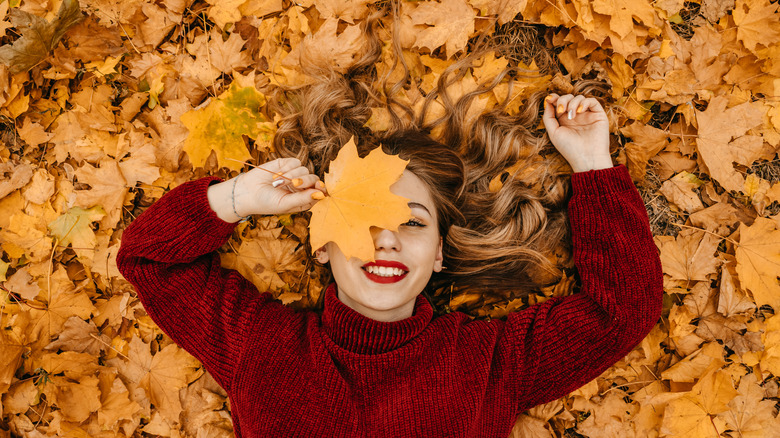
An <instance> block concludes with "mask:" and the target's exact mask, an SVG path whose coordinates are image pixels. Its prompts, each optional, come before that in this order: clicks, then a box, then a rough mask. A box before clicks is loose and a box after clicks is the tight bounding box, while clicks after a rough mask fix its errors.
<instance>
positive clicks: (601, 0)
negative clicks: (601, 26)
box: [592, 0, 655, 38]
mask: <svg viewBox="0 0 780 438" xmlns="http://www.w3.org/2000/svg"><path fill="white" fill-rule="evenodd" d="M592 6H593V10H594V11H595V12H598V13H599V14H604V15H607V16H609V17H610V18H609V28H610V29H611V30H612V31H613V32H615V33H616V34H618V35H619V36H620V38H625V37H626V36H628V34H630V33H631V31H632V30H634V18H636V19H637V21H638V22H641V23H644V24H645V25H648V26H652V25H653V22H654V20H655V10H654V9H653V7H652V6H651V4H650V2H649V1H647V0H595V1H594V2H593V3H592Z"/></svg>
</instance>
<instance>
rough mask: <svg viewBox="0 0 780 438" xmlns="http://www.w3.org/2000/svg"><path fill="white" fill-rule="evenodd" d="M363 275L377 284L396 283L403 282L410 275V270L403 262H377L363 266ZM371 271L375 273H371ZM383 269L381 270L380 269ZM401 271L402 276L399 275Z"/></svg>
mask: <svg viewBox="0 0 780 438" xmlns="http://www.w3.org/2000/svg"><path fill="white" fill-rule="evenodd" d="M362 268H363V273H364V274H366V277H368V279H369V280H371V281H373V282H375V283H382V284H387V283H395V282H398V281H401V280H403V279H404V277H406V274H408V273H409V268H407V267H406V265H404V264H403V263H401V262H395V261H391V260H377V261H374V262H371V263H366V264H365V265H363V266H362ZM369 268H371V269H370V271H373V272H369ZM380 268H381V269H380ZM399 270H400V275H399Z"/></svg>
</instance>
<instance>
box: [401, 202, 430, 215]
mask: <svg viewBox="0 0 780 438" xmlns="http://www.w3.org/2000/svg"><path fill="white" fill-rule="evenodd" d="M406 205H408V206H409V208H414V207H417V208H422V209H423V210H425V211H426V212H427V213H428V215H429V216H431V217H433V215H432V214H431V211H430V210H428V207H426V206H424V205H422V204H420V203H419V202H410V203H408V204H406Z"/></svg>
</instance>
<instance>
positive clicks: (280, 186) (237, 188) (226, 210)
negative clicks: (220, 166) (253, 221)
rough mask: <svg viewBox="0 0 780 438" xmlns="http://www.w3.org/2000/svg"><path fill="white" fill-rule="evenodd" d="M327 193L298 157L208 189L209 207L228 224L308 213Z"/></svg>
mask: <svg viewBox="0 0 780 438" xmlns="http://www.w3.org/2000/svg"><path fill="white" fill-rule="evenodd" d="M324 194H325V185H324V184H323V183H322V181H320V179H319V177H317V175H314V174H312V173H310V172H309V170H308V169H307V168H305V167H303V166H301V162H300V161H299V160H298V159H297V158H280V159H277V160H274V161H269V162H268V163H265V164H263V165H261V166H258V167H256V168H254V169H252V170H250V171H248V172H245V173H242V174H240V175H238V176H237V177H235V178H233V179H230V180H228V181H225V182H222V183H219V184H214V185H212V186H211V187H209V190H208V198H209V205H210V206H211V208H212V210H214V212H215V213H217V216H219V218H220V219H222V220H224V221H226V222H236V221H238V220H239V219H241V217H243V216H249V215H252V214H263V215H269V214H284V213H293V212H297V211H303V210H308V209H309V208H311V206H312V205H314V203H315V202H317V200H318V199H322V198H323V197H324Z"/></svg>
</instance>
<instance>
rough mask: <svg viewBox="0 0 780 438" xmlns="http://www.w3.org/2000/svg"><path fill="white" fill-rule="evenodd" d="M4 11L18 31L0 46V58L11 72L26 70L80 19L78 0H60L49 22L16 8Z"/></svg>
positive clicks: (41, 58) (49, 50) (45, 55)
mask: <svg viewBox="0 0 780 438" xmlns="http://www.w3.org/2000/svg"><path fill="white" fill-rule="evenodd" d="M8 15H9V16H10V17H11V23H12V24H13V25H14V27H16V28H17V29H18V30H19V32H20V33H21V34H22V36H21V37H20V38H19V39H17V40H16V41H14V43H13V44H11V45H9V44H6V45H4V46H2V47H0V62H2V63H4V64H6V65H8V67H9V70H10V71H11V73H19V72H23V71H26V70H29V69H30V68H32V67H33V66H35V65H36V64H38V63H39V62H41V61H42V60H43V59H44V58H45V57H47V56H49V52H51V50H52V49H53V48H54V46H56V45H57V44H58V43H59V42H60V38H62V35H63V34H65V32H66V31H67V30H68V29H69V28H70V27H72V26H73V25H75V24H76V23H78V22H79V21H81V20H83V19H84V16H83V15H82V14H81V10H80V9H79V3H78V0H63V2H62V4H61V5H60V10H59V12H57V17H56V18H55V19H54V20H52V22H51V23H49V22H48V21H46V20H44V19H43V18H40V17H38V16H36V15H33V14H30V13H29V12H25V11H22V10H21V9H16V8H14V9H12V10H11V12H10V13H9V14H8Z"/></svg>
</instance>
